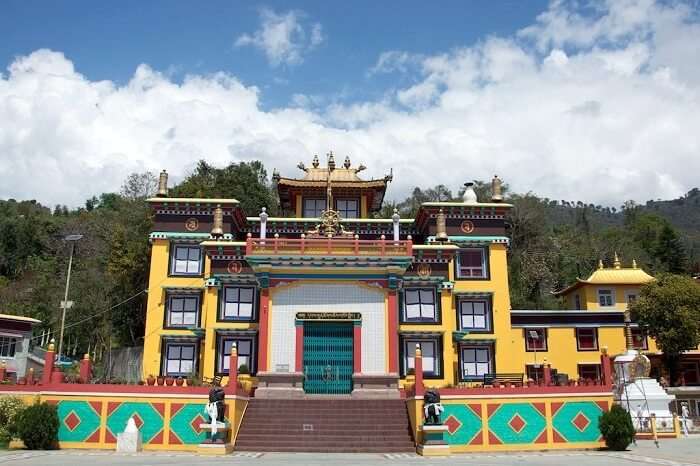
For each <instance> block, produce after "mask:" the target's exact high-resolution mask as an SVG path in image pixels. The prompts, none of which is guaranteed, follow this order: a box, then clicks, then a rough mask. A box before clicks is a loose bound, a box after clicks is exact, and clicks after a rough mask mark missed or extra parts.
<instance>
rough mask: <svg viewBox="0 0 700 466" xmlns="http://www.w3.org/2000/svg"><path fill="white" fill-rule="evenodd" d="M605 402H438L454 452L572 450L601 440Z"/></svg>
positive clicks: (495, 400)
mask: <svg viewBox="0 0 700 466" xmlns="http://www.w3.org/2000/svg"><path fill="white" fill-rule="evenodd" d="M609 403H610V401H609V400H608V399H607V398H598V399H586V400H571V401H568V400H566V399H559V400H557V399H555V398H547V399H541V400H538V399H532V400H524V401H520V400H512V401H511V400H508V401H504V400H499V399H490V400H483V401H482V400H474V401H472V400H464V401H461V402H460V401H459V400H449V401H448V400H443V404H444V407H445V412H444V413H443V416H442V419H443V422H444V423H445V425H447V427H448V433H447V434H446V436H445V440H446V441H447V443H448V444H449V445H451V446H452V447H453V449H454V450H455V451H482V450H484V449H486V448H489V449H491V448H496V449H499V450H508V449H515V448H518V449H527V448H532V449H537V448H542V449H545V448H567V447H569V448H576V447H577V446H595V444H599V443H600V442H602V437H601V435H600V430H599V429H598V418H599V417H600V415H601V414H602V413H603V412H605V411H607V409H608V406H609Z"/></svg>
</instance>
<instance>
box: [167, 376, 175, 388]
mask: <svg viewBox="0 0 700 466" xmlns="http://www.w3.org/2000/svg"><path fill="white" fill-rule="evenodd" d="M174 383H175V379H173V378H172V377H166V378H165V385H167V386H168V387H172V386H173V384H174Z"/></svg>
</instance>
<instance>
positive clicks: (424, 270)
mask: <svg viewBox="0 0 700 466" xmlns="http://www.w3.org/2000/svg"><path fill="white" fill-rule="evenodd" d="M417 272H418V276H419V277H422V278H427V277H429V276H430V274H432V273H433V271H432V269H431V268H430V264H418V269H417Z"/></svg>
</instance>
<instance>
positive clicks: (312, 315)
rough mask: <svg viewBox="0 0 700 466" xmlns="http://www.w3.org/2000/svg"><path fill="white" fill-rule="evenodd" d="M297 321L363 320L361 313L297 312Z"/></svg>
mask: <svg viewBox="0 0 700 466" xmlns="http://www.w3.org/2000/svg"><path fill="white" fill-rule="evenodd" d="M296 320H362V314H360V313H359V312H297V315H296Z"/></svg>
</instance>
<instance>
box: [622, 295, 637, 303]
mask: <svg viewBox="0 0 700 466" xmlns="http://www.w3.org/2000/svg"><path fill="white" fill-rule="evenodd" d="M625 298H626V300H627V304H632V303H633V302H635V301H636V300H637V293H627V295H626V296H625Z"/></svg>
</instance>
